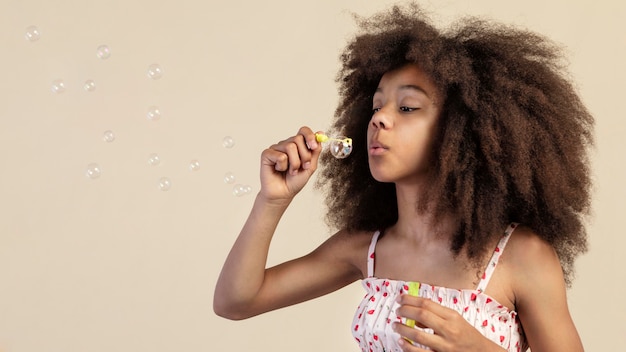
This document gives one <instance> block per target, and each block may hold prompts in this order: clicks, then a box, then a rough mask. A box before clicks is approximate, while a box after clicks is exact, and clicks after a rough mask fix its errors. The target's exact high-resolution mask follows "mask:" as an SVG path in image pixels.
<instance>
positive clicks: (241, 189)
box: [233, 184, 246, 197]
mask: <svg viewBox="0 0 626 352" xmlns="http://www.w3.org/2000/svg"><path fill="white" fill-rule="evenodd" d="M245 194H246V188H245V186H244V185H240V184H236V185H234V186H233V195H234V196H236V197H241V196H244V195H245Z"/></svg>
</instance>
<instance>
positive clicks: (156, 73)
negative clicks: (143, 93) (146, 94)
mask: <svg viewBox="0 0 626 352" xmlns="http://www.w3.org/2000/svg"><path fill="white" fill-rule="evenodd" d="M148 77H150V78H152V79H159V78H161V77H163V70H162V69H161V66H159V64H152V65H150V66H148Z"/></svg>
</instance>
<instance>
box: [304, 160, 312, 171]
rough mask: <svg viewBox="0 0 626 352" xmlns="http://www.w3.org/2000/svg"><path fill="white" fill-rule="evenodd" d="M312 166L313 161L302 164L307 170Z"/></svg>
mask: <svg viewBox="0 0 626 352" xmlns="http://www.w3.org/2000/svg"><path fill="white" fill-rule="evenodd" d="M310 167H311V162H310V161H307V162H306V163H304V165H302V168H303V169H305V170H308V169H309V168H310Z"/></svg>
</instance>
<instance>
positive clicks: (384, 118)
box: [371, 107, 393, 129]
mask: <svg viewBox="0 0 626 352" xmlns="http://www.w3.org/2000/svg"><path fill="white" fill-rule="evenodd" d="M371 122H372V127H375V128H382V129H387V128H391V127H392V126H393V118H392V116H391V114H390V113H389V111H388V108H384V107H383V108H381V109H379V110H378V111H376V112H375V113H374V114H373V115H372V119H371Z"/></svg>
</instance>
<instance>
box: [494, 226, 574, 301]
mask: <svg viewBox="0 0 626 352" xmlns="http://www.w3.org/2000/svg"><path fill="white" fill-rule="evenodd" d="M505 253H506V255H507V261H508V264H509V270H511V273H510V274H511V277H514V278H516V279H515V280H514V283H513V286H514V287H513V289H514V291H515V292H516V297H517V299H518V300H522V301H523V299H524V296H525V295H526V294H529V295H530V294H532V293H533V292H535V290H534V289H533V290H529V289H530V288H533V287H535V288H536V287H549V286H556V287H554V289H557V290H561V289H563V288H564V285H565V279H564V276H563V270H562V268H561V262H560V261H559V257H558V255H557V253H556V251H555V250H554V248H553V247H552V245H550V243H548V242H547V241H546V240H544V239H543V238H541V237H540V236H539V235H538V234H537V233H536V232H535V231H533V230H532V229H530V228H528V227H525V226H519V227H517V228H516V229H515V231H514V232H513V235H512V236H511V238H510V240H509V245H507V250H506V251H505ZM519 303H523V302H519V301H518V302H517V304H519Z"/></svg>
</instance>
